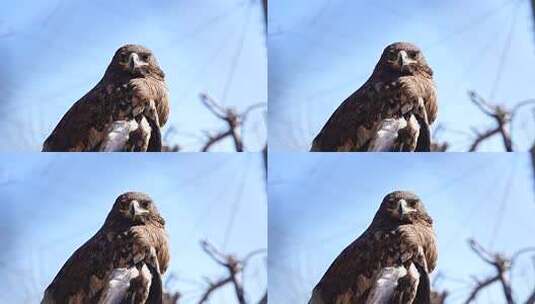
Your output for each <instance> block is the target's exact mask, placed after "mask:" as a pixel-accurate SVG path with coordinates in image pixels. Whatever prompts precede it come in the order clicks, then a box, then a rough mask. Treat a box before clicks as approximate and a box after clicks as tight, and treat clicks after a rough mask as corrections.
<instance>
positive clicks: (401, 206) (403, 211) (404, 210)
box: [398, 199, 416, 219]
mask: <svg viewBox="0 0 535 304" xmlns="http://www.w3.org/2000/svg"><path fill="white" fill-rule="evenodd" d="M414 211H416V209H414V208H411V207H410V206H409V204H408V203H407V201H406V200H404V199H400V200H399V201H398V212H399V218H400V219H403V218H404V217H405V216H407V214H409V213H411V212H414Z"/></svg>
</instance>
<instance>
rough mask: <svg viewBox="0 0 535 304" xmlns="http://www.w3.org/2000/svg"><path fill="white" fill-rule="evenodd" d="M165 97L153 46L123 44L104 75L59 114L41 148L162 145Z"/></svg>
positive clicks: (63, 149)
mask: <svg viewBox="0 0 535 304" xmlns="http://www.w3.org/2000/svg"><path fill="white" fill-rule="evenodd" d="M168 99H169V97H168V90H167V86H166V84H165V73H164V72H163V71H162V69H161V68H160V66H159V64H158V61H157V59H156V57H155V56H154V55H153V53H152V51H151V50H149V49H147V48H145V47H143V46H141V45H135V44H127V45H124V46H122V47H120V48H119V49H118V50H117V51H116V52H115V55H114V56H113V59H112V60H111V63H110V64H109V65H108V68H107V69H106V72H105V73H104V77H102V79H101V80H100V81H99V82H98V83H97V85H96V86H95V87H94V88H93V89H91V90H90V91H89V92H88V93H87V94H86V95H85V96H83V97H82V98H81V99H80V100H78V101H77V102H76V103H75V104H74V105H73V106H72V107H71V108H70V109H69V111H67V113H66V114H65V115H64V116H63V118H62V119H61V120H60V122H59V123H58V125H57V126H56V128H55V129H54V130H53V131H52V133H51V134H50V136H49V137H48V138H47V139H46V140H45V142H44V144H43V149H42V151H52V152H82V151H161V149H162V138H161V133H160V128H161V127H163V126H164V125H165V123H166V121H167V118H168V116H169V100H168Z"/></svg>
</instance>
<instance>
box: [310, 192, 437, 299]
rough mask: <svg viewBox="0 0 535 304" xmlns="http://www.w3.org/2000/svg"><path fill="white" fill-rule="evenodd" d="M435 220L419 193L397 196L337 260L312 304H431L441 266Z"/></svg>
mask: <svg viewBox="0 0 535 304" xmlns="http://www.w3.org/2000/svg"><path fill="white" fill-rule="evenodd" d="M432 223H433V221H432V220H431V218H430V217H429V215H428V214H427V212H426V211H425V209H424V206H423V203H422V202H421V201H420V199H419V198H418V197H417V196H416V195H415V194H413V193H410V192H405V191H396V192H392V193H390V194H388V195H387V196H386V197H385V198H384V199H383V202H382V203H381V206H380V207H379V210H378V211H377V213H376V214H375V217H374V218H373V221H372V223H371V225H370V226H369V227H368V229H366V231H365V232H364V233H363V234H362V235H361V236H360V237H359V238H358V239H357V240H355V241H354V242H353V243H351V244H350V245H349V246H348V247H346V248H345V249H344V250H343V251H342V253H341V254H340V255H339V256H338V257H337V258H336V259H335V260H334V262H333V263H332V264H331V266H330V267H329V269H328V270H327V272H326V273H325V274H324V275H323V277H322V278H321V280H320V282H319V283H318V284H317V285H316V287H315V288H314V291H313V293H312V298H311V299H310V302H309V304H331V303H332V304H335V303H336V304H372V303H373V304H385V303H396V304H410V303H415V304H426V303H430V297H431V295H430V294H431V291H430V283H429V273H430V272H431V271H433V269H434V268H435V266H436V262H437V247H436V240H435V234H434V232H433V226H432Z"/></svg>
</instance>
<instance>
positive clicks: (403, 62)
mask: <svg viewBox="0 0 535 304" xmlns="http://www.w3.org/2000/svg"><path fill="white" fill-rule="evenodd" d="M415 62H416V60H414V59H411V58H409V55H408V54H407V52H405V51H403V50H402V51H399V53H398V64H399V67H400V69H401V70H402V71H403V70H404V69H405V68H406V67H407V66H409V65H410V64H413V63H415Z"/></svg>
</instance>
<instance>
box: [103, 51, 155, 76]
mask: <svg viewBox="0 0 535 304" xmlns="http://www.w3.org/2000/svg"><path fill="white" fill-rule="evenodd" d="M113 73H118V74H120V75H125V76H129V77H135V78H137V77H152V78H155V79H158V80H164V78H165V73H164V72H163V71H162V69H161V68H160V65H159V64H158V60H157V59H156V57H155V56H154V54H153V53H152V51H151V50H149V49H147V48H146V47H144V46H141V45H137V44H127V45H123V46H122V47H120V48H119V49H118V50H117V51H116V52H115V55H114V56H113V59H112V61H111V63H110V65H109V66H108V69H107V70H106V74H108V75H109V74H113Z"/></svg>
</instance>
